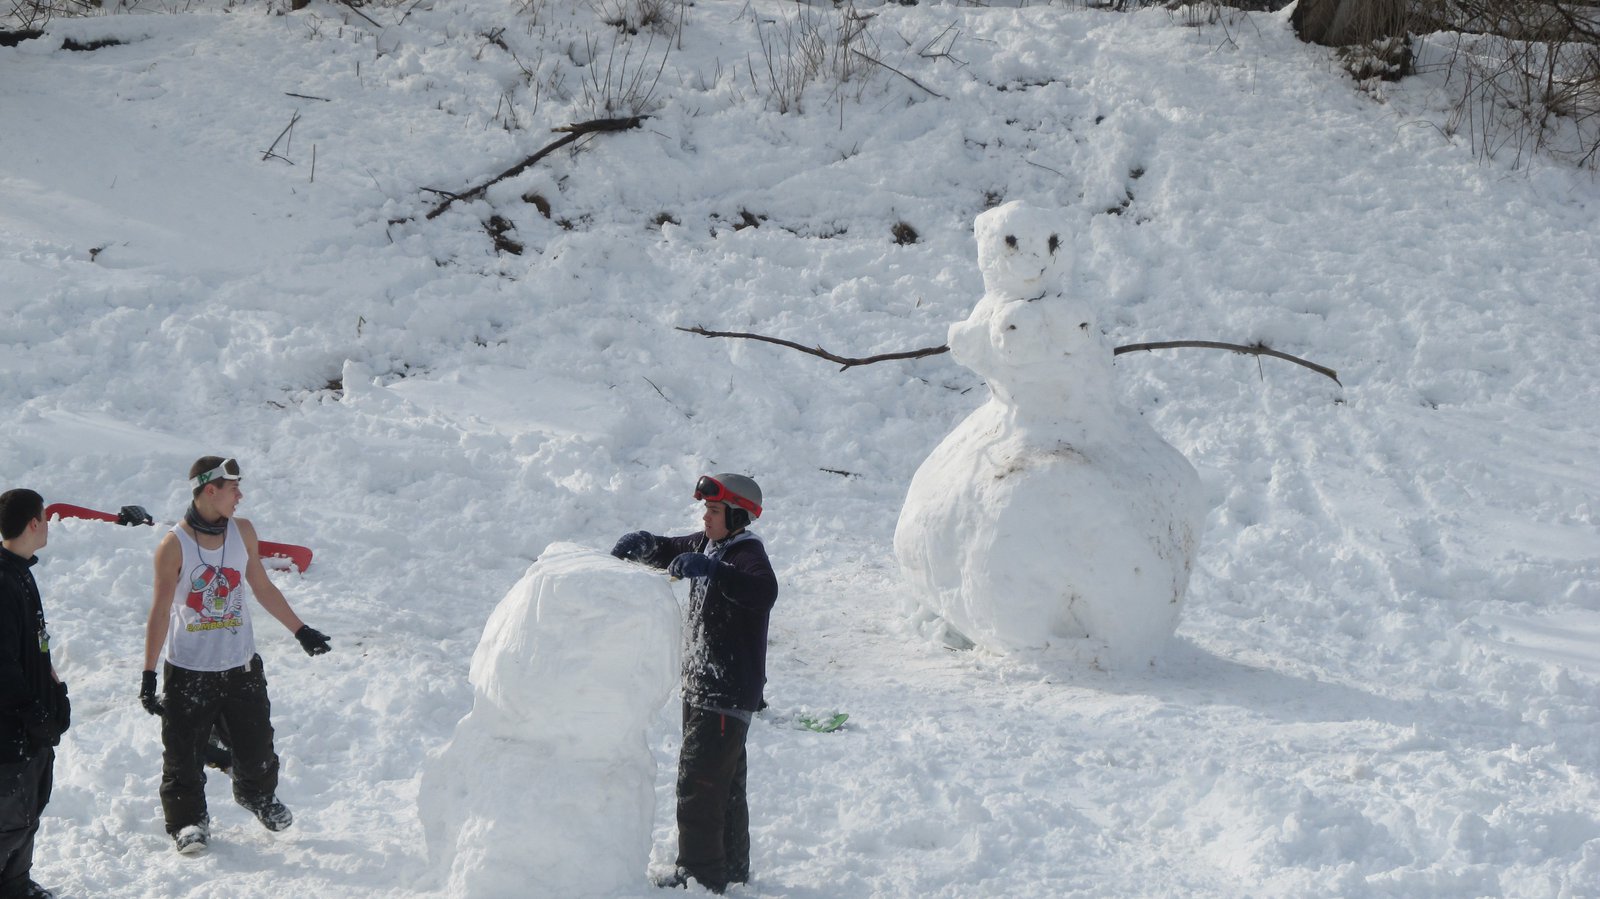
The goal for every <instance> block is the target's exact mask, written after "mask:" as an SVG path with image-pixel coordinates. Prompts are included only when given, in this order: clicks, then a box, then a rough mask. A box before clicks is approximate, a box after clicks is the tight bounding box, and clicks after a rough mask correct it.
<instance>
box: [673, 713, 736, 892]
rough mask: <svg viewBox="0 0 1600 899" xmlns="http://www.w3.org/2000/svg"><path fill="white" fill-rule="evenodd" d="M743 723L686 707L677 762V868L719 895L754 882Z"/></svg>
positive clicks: (717, 714) (724, 716)
mask: <svg viewBox="0 0 1600 899" xmlns="http://www.w3.org/2000/svg"><path fill="white" fill-rule="evenodd" d="M749 731H750V725H749V724H747V723H746V722H744V721H741V720H739V719H738V718H734V717H731V716H729V715H724V714H721V713H719V712H713V711H710V710H707V709H701V708H695V707H694V706H691V705H688V704H685V705H684V707H683V750H682V752H681V753H680V754H679V756H678V867H679V868H681V869H683V870H684V871H685V872H687V873H688V874H689V875H691V876H693V877H694V879H696V880H698V881H700V883H701V885H702V886H705V887H706V888H707V889H710V890H714V891H716V892H719V893H720V892H722V891H723V890H724V889H727V886H728V884H729V883H744V882H746V881H748V880H749V879H750V807H749V804H748V802H747V800H746V795H745V777H746V773H747V769H746V764H745V747H744V741H745V737H746V736H747V735H748V733H749Z"/></svg>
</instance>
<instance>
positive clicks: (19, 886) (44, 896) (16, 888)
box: [0, 877, 55, 899]
mask: <svg viewBox="0 0 1600 899" xmlns="http://www.w3.org/2000/svg"><path fill="white" fill-rule="evenodd" d="M54 897H55V893H52V892H50V891H49V890H47V889H45V888H44V887H42V886H39V884H38V882H37V881H35V880H34V879H33V878H31V877H30V878H26V879H24V880H21V881H19V882H17V883H14V884H10V885H8V886H7V887H6V888H5V892H3V893H0V899H54Z"/></svg>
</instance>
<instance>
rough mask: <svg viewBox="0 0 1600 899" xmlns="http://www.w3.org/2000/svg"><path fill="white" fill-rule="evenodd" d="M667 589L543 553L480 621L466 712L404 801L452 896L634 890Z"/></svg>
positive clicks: (590, 562) (672, 618) (669, 656)
mask: <svg viewBox="0 0 1600 899" xmlns="http://www.w3.org/2000/svg"><path fill="white" fill-rule="evenodd" d="M678 622H679V614H678V606H677V602H676V601H675V600H674V599H673V596H672V591H671V589H670V588H669V587H668V586H667V579H666V578H665V577H663V576H661V574H660V573H658V572H652V571H651V570H649V569H646V568H644V567H642V566H639V565H631V564H628V563H625V562H619V561H617V560H616V559H613V558H612V557H611V556H609V555H607V554H605V553H599V552H595V551H593V550H589V549H585V548H583V547H580V546H576V545H574V544H570V543H554V544H551V545H550V546H549V547H548V548H546V549H545V551H544V552H543V553H542V554H540V556H539V561H538V562H536V563H535V564H534V565H533V567H532V568H530V569H529V570H528V573H527V574H526V575H524V576H523V578H522V580H520V581H518V582H517V584H516V586H514V587H512V588H511V591H510V592H509V593H507V594H506V596H505V598H504V599H502V600H501V601H500V604H499V605H498V606H496V607H495V610H494V612H493V613H492V614H491V615H490V616H489V620H488V623H487V624H485V626H484V629H483V637H482V638H481V639H480V641H479V642H478V648H477V651H476V652H475V653H473V656H472V668H471V674H470V679H471V683H472V687H473V704H472V711H471V712H470V713H468V714H467V716H466V717H464V718H462V719H461V721H460V722H459V723H458V724H457V725H456V730H455V734H454V736H453V738H452V739H451V741H450V743H449V745H447V746H446V747H445V748H444V749H443V750H441V751H440V752H439V753H438V754H437V755H435V756H434V757H433V758H431V759H429V761H428V763H427V766H426V768H425V769H424V772H423V780H422V788H421V795H420V797H419V800H418V803H419V806H420V811H421V814H422V821H423V827H424V831H425V834H426V836H427V840H428V849H429V852H430V854H431V855H432V857H433V859H434V860H435V862H436V863H437V864H439V865H441V866H443V867H444V869H445V871H446V877H447V879H448V883H447V889H446V892H447V893H448V895H450V896H453V897H463V899H466V897H504V896H528V895H543V896H571V897H583V896H609V895H614V894H616V893H618V892H623V891H627V890H630V889H633V890H636V889H637V888H638V887H639V885H640V884H641V883H642V882H644V877H645V869H646V866H647V865H648V863H649V857H650V844H651V827H652V825H653V822H654V818H655V780H656V763H655V758H654V757H653V756H652V755H651V753H650V749H649V746H648V744H647V743H646V733H647V731H648V729H649V727H650V725H651V722H652V720H653V718H654V716H655V715H656V714H657V713H658V712H659V711H660V710H661V707H662V705H663V703H665V702H666V699H667V697H668V695H669V694H670V693H671V691H672V689H673V687H674V686H675V685H676V683H677V675H678V652H679V650H678V639H679V631H678V629H679V623H678Z"/></svg>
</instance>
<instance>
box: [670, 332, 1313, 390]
mask: <svg viewBox="0 0 1600 899" xmlns="http://www.w3.org/2000/svg"><path fill="white" fill-rule="evenodd" d="M677 330H679V331H685V332H687V333H690V334H699V335H700V336H701V337H737V338H741V339H744V340H759V341H761V342H762V343H775V344H777V345H778V346H786V347H788V348H790V349H792V350H799V351H800V352H802V353H805V354H807V355H810V356H817V357H819V358H822V359H826V360H828V361H829V362H836V363H838V364H839V370H840V371H844V370H845V369H848V368H854V367H856V366H857V365H871V364H872V363H874V362H888V361H891V360H895V359H921V358H923V357H925V356H937V355H939V354H940V353H948V352H950V347H949V346H948V345H946V346H930V347H923V348H922V349H920V350H906V351H904V352H899V353H880V354H879V355H876V356H862V357H856V356H839V355H836V354H834V353H830V352H828V351H827V350H825V349H823V348H822V347H820V346H819V347H808V346H804V345H802V344H798V343H795V342H794V341H792V340H784V339H782V338H778V337H768V336H766V335H764V334H751V333H748V332H744V331H711V330H707V329H706V328H702V327H700V326H699V325H696V326H694V327H693V328H678V329H677ZM1180 348H1194V349H1203V350H1228V351H1229V352H1234V353H1243V354H1245V355H1250V356H1271V357H1273V358H1274V359H1282V360H1284V361H1285V362H1293V363H1294V364H1295V365H1299V366H1301V367H1304V368H1309V369H1311V370H1312V371H1314V372H1316V373H1317V374H1319V375H1322V376H1324V377H1326V378H1329V379H1331V380H1332V381H1333V383H1335V384H1338V385H1339V386H1340V387H1343V386H1344V384H1343V382H1341V381H1340V380H1339V373H1338V372H1336V371H1334V370H1333V369H1331V368H1328V367H1326V366H1323V365H1318V364H1317V363H1315V362H1309V361H1307V360H1305V359H1301V358H1300V357H1299V356H1291V355H1289V354H1288V353H1283V352H1279V351H1278V350H1275V349H1272V348H1271V347H1269V346H1267V345H1266V344H1264V343H1256V344H1251V345H1248V346H1246V345H1244V344H1239V343H1221V342H1219V341H1215V340H1165V341H1160V342H1157V343H1129V344H1124V345H1122V346H1119V347H1115V348H1113V349H1112V350H1111V355H1113V356H1121V355H1122V354H1123V353H1138V352H1145V351H1148V350H1172V349H1180Z"/></svg>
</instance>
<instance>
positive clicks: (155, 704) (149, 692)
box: [139, 671, 167, 715]
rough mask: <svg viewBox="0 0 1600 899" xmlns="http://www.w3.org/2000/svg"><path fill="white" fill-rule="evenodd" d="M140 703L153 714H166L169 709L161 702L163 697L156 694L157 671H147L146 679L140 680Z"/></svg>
mask: <svg viewBox="0 0 1600 899" xmlns="http://www.w3.org/2000/svg"><path fill="white" fill-rule="evenodd" d="M139 704H140V705H142V706H144V710H145V711H147V712H149V713H150V714H152V715H165V714H166V713H167V709H166V707H165V706H163V705H162V704H161V697H159V696H157V695H156V673H155V672H154V671H146V672H145V673H144V679H143V680H141V681H140V682H139Z"/></svg>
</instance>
